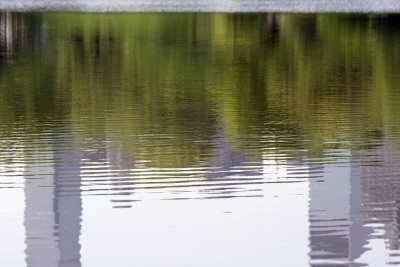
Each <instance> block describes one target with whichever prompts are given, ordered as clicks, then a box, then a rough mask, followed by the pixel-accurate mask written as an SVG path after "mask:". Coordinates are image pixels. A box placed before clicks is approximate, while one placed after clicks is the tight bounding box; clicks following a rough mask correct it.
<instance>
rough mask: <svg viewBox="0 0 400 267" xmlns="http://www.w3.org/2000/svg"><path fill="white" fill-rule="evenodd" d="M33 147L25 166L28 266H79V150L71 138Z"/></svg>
mask: <svg viewBox="0 0 400 267" xmlns="http://www.w3.org/2000/svg"><path fill="white" fill-rule="evenodd" d="M55 140H56V142H55V145H54V146H47V147H34V148H33V147H32V148H31V151H32V154H31V155H30V156H31V159H32V161H31V162H29V163H27V164H26V168H25V177H26V179H25V189H24V191H25V220H24V225H25V233H26V240H25V242H26V251H25V252H26V263H27V266H29V267H30V266H32V267H33V266H40V267H41V266H46V267H47V266H48V267H52V266H63V267H79V266H81V264H80V243H79V235H80V229H81V226H80V220H81V215H82V201H81V196H80V175H79V174H80V158H81V156H80V152H79V151H78V150H75V149H72V148H73V147H78V146H76V144H73V140H72V139H71V138H65V137H63V139H59V140H58V141H57V138H55Z"/></svg>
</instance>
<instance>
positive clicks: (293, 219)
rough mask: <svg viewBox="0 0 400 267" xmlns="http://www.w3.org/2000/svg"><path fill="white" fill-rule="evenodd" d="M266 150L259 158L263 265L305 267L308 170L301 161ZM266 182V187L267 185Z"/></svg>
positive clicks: (306, 263)
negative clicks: (265, 253) (265, 254)
mask: <svg viewBox="0 0 400 267" xmlns="http://www.w3.org/2000/svg"><path fill="white" fill-rule="evenodd" d="M286 158H287V156H285V155H279V154H275V153H273V151H271V150H269V151H268V153H264V154H263V178H264V181H266V182H267V183H266V184H265V185H264V187H263V191H264V199H265V202H264V203H265V210H266V211H267V213H266V214H267V216H268V220H267V222H268V223H267V224H266V225H265V227H266V229H267V231H268V234H267V236H268V239H269V242H266V243H265V247H264V249H265V251H268V253H269V256H268V258H267V261H266V263H268V265H271V266H308V262H309V257H308V239H309V232H308V228H309V221H308V216H307V215H308V187H309V178H310V168H309V166H308V165H307V164H306V163H305V162H303V161H302V160H301V159H297V160H289V159H286ZM269 182H270V183H269ZM288 255H290V256H288Z"/></svg>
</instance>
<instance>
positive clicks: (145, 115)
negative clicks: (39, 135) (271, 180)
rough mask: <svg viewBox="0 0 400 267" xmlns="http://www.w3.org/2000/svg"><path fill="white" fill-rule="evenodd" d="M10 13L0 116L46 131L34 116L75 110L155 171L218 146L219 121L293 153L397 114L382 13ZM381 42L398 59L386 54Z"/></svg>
mask: <svg viewBox="0 0 400 267" xmlns="http://www.w3.org/2000/svg"><path fill="white" fill-rule="evenodd" d="M4 16H5V17H4V18H5V19H4V20H5V21H9V20H10V19H6V18H9V17H7V16H11V20H12V21H13V16H14V15H9V14H6V15H4ZM391 19H392V17H391ZM14 20H16V21H18V23H12V27H11V28H12V29H13V30H12V32H14V36H17V37H13V38H14V39H15V40H17V41H13V43H12V45H11V47H20V48H21V49H18V50H16V52H15V53H14V54H13V57H14V62H13V63H12V64H11V63H10V64H7V65H5V66H4V67H3V69H2V73H3V75H2V76H1V77H0V88H1V91H0V102H1V103H2V105H0V112H1V114H2V117H1V118H0V120H1V122H2V123H3V124H4V125H9V127H12V125H13V124H10V122H19V123H20V124H22V125H25V127H27V128H36V129H35V131H39V132H40V131H42V130H43V129H39V128H40V127H42V128H43V127H45V126H44V125H45V124H39V123H35V121H46V120H48V119H53V120H58V119H60V118H64V117H68V118H70V119H71V120H72V121H73V122H74V123H78V124H79V125H80V127H82V129H84V131H83V132H82V133H81V134H82V135H83V136H86V137H90V136H93V135H95V134H96V133H95V131H93V130H91V129H96V127H100V129H112V130H111V131H109V132H110V134H109V135H108V136H109V137H110V138H111V139H119V140H120V141H121V142H122V143H121V145H122V146H123V147H126V148H128V149H127V151H128V150H129V149H131V152H130V153H131V154H135V155H134V156H132V157H134V158H137V159H147V160H149V158H152V163H151V164H154V165H158V166H161V165H164V166H167V165H171V166H172V165H179V166H185V165H187V164H189V165H198V164H201V163H200V162H201V161H203V159H202V158H201V157H202V156H201V155H205V154H210V153H205V152H206V151H211V150H212V145H210V143H207V142H198V141H199V140H205V139H209V138H212V137H213V136H214V137H216V136H217V135H216V133H217V132H218V130H217V129H218V125H220V124H219V122H218V123H217V121H218V120H222V121H223V123H222V124H223V125H224V126H225V128H226V129H225V130H226V132H227V134H228V135H229V138H230V139H231V140H230V141H232V143H233V144H235V145H236V146H242V148H244V147H258V146H260V143H259V140H260V139H262V136H268V135H275V136H278V137H280V136H281V137H283V138H285V139H287V140H290V142H287V143H286V144H282V147H281V148H282V149H283V150H285V151H286V150H287V148H288V147H297V148H313V149H315V150H314V151H319V148H332V147H334V148H335V147H337V146H343V145H338V142H336V143H335V140H336V141H338V140H341V139H343V138H345V139H347V140H351V139H357V140H359V143H363V141H368V140H370V139H371V133H376V132H377V129H381V126H382V124H383V125H384V126H385V125H390V127H393V126H392V125H393V123H391V120H392V119H393V118H394V117H395V115H396V110H397V109H395V107H396V105H395V104H396V103H394V102H393V101H392V100H389V99H390V97H388V96H389V95H390V94H392V93H393V88H395V85H396V81H395V79H394V78H393V75H388V73H394V72H395V70H396V66H397V65H396V64H395V62H397V61H396V60H397V58H398V57H397V54H396V53H390V51H394V52H395V50H396V46H395V45H394V44H393V43H395V42H392V41H391V40H388V41H387V42H383V41H382V40H381V38H379V37H380V36H381V35H383V34H384V30H385V29H387V27H386V26H385V24H384V23H383V22H384V21H385V19H382V18H376V17H373V16H367V15H363V16H360V17H356V18H355V19H354V16H353V17H352V19H349V17H347V16H346V15H276V14H274V15H266V14H215V15H210V14H203V15H201V14H196V15H194V14H179V15H177V14H175V15H171V14H157V15H151V14H136V15H129V14H120V15H117V16H109V15H104V14H103V15H94V14H44V15H38V14H36V15H35V14H29V15H28V14H27V15H24V16H23V15H18V16H17V17H15V19H14ZM382 21H383V22H382ZM7 23H9V22H7ZM7 23H6V22H4V23H3V24H2V25H3V26H4V25H9V24H7ZM382 25H383V26H382ZM3 26H2V27H3ZM4 27H5V26H4ZM7 27H9V26H7ZM15 34H16V35H15ZM390 35H391V36H392V38H396V36H398V31H397V30H396V29H391V32H390ZM389 38H390V37H389ZM14 39H13V40H14ZM32 44H33V45H32ZM364 44H367V45H364ZM383 51H385V53H384V54H385V55H393V56H390V57H388V56H387V57H381V56H380V55H381V54H382V53H383ZM386 51H388V52H386ZM11 103H13V104H11ZM379 114H382V115H383V119H382V117H381V116H380V115H379ZM360 118H363V119H360ZM6 122H8V123H6ZM10 131H11V130H10V129H7V128H4V130H3V132H2V134H5V135H6V134H7V132H10ZM132 133H134V136H135V138H125V137H126V136H127V135H130V134H132ZM245 134H246V135H248V136H251V138H242V137H243V135H245ZM149 136H150V137H151V138H149ZM295 136H297V137H295ZM372 138H376V134H373V135H372ZM304 139H307V140H310V142H307V144H304V142H303V140H304ZM326 140H329V141H332V142H330V144H326V142H325V141H326ZM166 144H168V145H166ZM321 146H322V147H321ZM154 155H157V156H156V158H154ZM314 156H318V155H314Z"/></svg>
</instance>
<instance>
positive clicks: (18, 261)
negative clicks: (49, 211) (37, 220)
mask: <svg viewBox="0 0 400 267" xmlns="http://www.w3.org/2000/svg"><path fill="white" fill-rule="evenodd" d="M8 143H9V142H6V144H3V142H2V141H0V145H1V147H2V148H3V149H4V148H7V150H8V151H11V153H8V152H2V153H1V157H2V159H5V160H4V161H3V160H2V161H1V162H0V213H1V218H0V226H1V227H0V237H1V238H0V266H15V267H18V266H24V265H25V263H24V229H23V219H24V218H23V214H24V192H23V189H22V184H23V170H24V163H23V162H22V159H23V153H24V152H23V148H22V147H19V146H10V147H9V144H8ZM8 159H13V160H12V161H11V162H9V161H8Z"/></svg>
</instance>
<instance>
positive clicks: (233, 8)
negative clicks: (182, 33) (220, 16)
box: [0, 0, 400, 13]
mask: <svg viewBox="0 0 400 267" xmlns="http://www.w3.org/2000/svg"><path fill="white" fill-rule="evenodd" d="M0 9H1V10H14V11H46V10H47V11H83V12H161V11H168V12H305V13H310V12H335V13H337V12H364V13H369V12H387V13H389V12H400V1H398V0H304V1H298V0H223V1H216V0H114V1H108V0H94V1H93V0H30V1H27V0H14V1H9V0H0Z"/></svg>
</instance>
